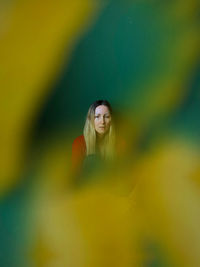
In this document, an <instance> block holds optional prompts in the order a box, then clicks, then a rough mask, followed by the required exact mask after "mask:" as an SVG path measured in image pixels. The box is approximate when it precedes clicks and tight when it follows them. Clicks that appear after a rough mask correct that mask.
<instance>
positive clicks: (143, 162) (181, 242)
mask: <svg viewBox="0 0 200 267" xmlns="http://www.w3.org/2000/svg"><path fill="white" fill-rule="evenodd" d="M64 150H65V151H66V149H64ZM64 150H63V147H62V148H61V147H60V148H58V147H57V148H54V149H52V151H48V153H47V155H48V156H47V158H48V160H47V161H48V165H47V164H46V168H45V167H44V166H45V161H44V162H43V164H42V166H43V169H41V175H42V177H46V181H44V180H43V182H42V183H41V182H40V183H39V184H38V186H37V188H36V192H37V194H38V195H37V197H36V199H37V201H36V202H35V209H34V210H35V216H36V217H35V218H36V219H35V224H34V227H35V229H37V231H34V238H33V242H32V245H31V247H30V261H31V262H34V263H36V266H39V267H40V266H56V267H57V266H58V267H60V266H75V267H79V266H80V267H85V266H86V267H90V266H91V267H93V266H127V267H129V266H153V265H154V264H155V265H156V264H158V265H157V266H198V264H199V262H200V257H199V249H200V235H199V231H198V228H199V222H200V215H199V212H198V211H199V173H200V170H199V152H198V151H197V149H196V148H195V147H194V146H192V145H191V144H190V145H188V144H186V142H185V140H180V139H179V140H177V139H170V140H165V141H163V142H161V143H160V144H159V145H157V146H155V148H154V149H153V150H151V151H149V152H148V153H146V154H145V155H144V156H142V157H140V159H139V160H137V161H136V162H135V163H134V164H133V163H132V164H130V163H129V164H126V163H124V164H123V165H122V166H120V167H119V168H118V167H117V166H115V170H113V169H112V171H108V172H104V177H99V172H98V173H94V174H93V175H94V177H93V178H94V181H95V182H90V183H87V184H85V185H83V186H81V187H78V188H73V189H69V187H68V186H67V185H66V180H67V177H65V179H64V180H63V177H64V176H63V170H64V168H65V167H64ZM62 160H63V166H62V167H61V165H62V164H61V165H59V164H58V162H62ZM56 162H57V163H56ZM49 166H51V167H50V168H49ZM58 166H60V167H58ZM65 171H66V170H65ZM65 173H66V172H65ZM39 192H40V193H39Z"/></svg>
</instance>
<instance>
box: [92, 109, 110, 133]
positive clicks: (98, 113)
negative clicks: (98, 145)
mask: <svg viewBox="0 0 200 267" xmlns="http://www.w3.org/2000/svg"><path fill="white" fill-rule="evenodd" d="M110 124H111V114H110V111H109V109H108V107H107V106H104V105H100V106H98V107H96V109H95V114H94V127H95V130H96V133H97V134H98V135H99V136H103V135H104V134H105V133H106V132H107V131H108V130H109V128H110Z"/></svg>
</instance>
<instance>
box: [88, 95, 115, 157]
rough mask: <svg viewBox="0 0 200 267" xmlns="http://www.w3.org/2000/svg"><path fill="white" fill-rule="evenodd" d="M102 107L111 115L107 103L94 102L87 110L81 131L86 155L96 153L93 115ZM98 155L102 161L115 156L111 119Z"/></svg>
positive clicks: (102, 101)
mask: <svg viewBox="0 0 200 267" xmlns="http://www.w3.org/2000/svg"><path fill="white" fill-rule="evenodd" d="M100 105H104V106H107V107H108V109H109V111H110V114H111V115H112V108H111V106H110V104H109V102H108V101H106V100H98V101H95V102H94V103H93V104H92V105H91V106H90V108H89V110H88V113H87V117H86V122H85V126H84V130H83V135H84V138H85V142H86V154H87V155H91V154H95V153H96V131H95V127H94V115H95V109H96V107H98V106H100ZM100 155H101V156H102V158H104V159H106V160H107V159H108V160H109V159H114V156H115V130H114V124H113V120H112V119H111V125H110V127H109V130H108V132H107V133H106V134H105V136H104V137H103V143H102V145H101V148H100Z"/></svg>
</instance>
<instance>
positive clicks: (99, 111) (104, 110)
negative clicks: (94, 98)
mask: <svg viewBox="0 0 200 267" xmlns="http://www.w3.org/2000/svg"><path fill="white" fill-rule="evenodd" d="M105 113H109V114H110V111H109V109H108V107H107V106H104V105H100V106H98V107H96V109H95V114H105Z"/></svg>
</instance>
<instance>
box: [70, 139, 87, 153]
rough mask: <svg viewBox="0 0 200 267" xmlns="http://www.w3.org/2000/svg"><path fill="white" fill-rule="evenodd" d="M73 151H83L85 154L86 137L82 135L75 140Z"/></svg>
mask: <svg viewBox="0 0 200 267" xmlns="http://www.w3.org/2000/svg"><path fill="white" fill-rule="evenodd" d="M72 149H73V150H81V151H83V152H85V150H86V143H85V138H84V135H80V136H78V137H76V138H75V139H74V141H73V143H72Z"/></svg>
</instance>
